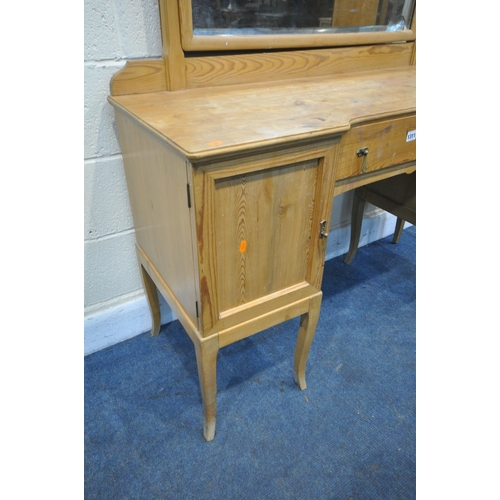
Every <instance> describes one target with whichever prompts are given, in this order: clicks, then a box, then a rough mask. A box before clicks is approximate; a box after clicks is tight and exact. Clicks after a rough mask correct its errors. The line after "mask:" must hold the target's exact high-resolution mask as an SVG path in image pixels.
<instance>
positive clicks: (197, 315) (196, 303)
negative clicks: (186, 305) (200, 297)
mask: <svg viewBox="0 0 500 500" xmlns="http://www.w3.org/2000/svg"><path fill="white" fill-rule="evenodd" d="M195 306H196V317H197V318H199V317H200V316H199V314H198V301H196V302H195Z"/></svg>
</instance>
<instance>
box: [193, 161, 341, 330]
mask: <svg viewBox="0 0 500 500" xmlns="http://www.w3.org/2000/svg"><path fill="white" fill-rule="evenodd" d="M325 164H326V162H325V159H324V158H308V159H303V160H301V161H297V162H293V163H286V164H283V165H276V166H273V167H268V166H267V165H264V168H255V166H253V168H252V166H250V167H249V168H248V169H245V168H244V167H242V166H239V167H238V168H237V169H232V168H221V169H212V170H210V171H204V172H202V171H199V172H198V173H197V176H196V177H197V178H198V179H197V181H198V185H199V187H201V185H202V187H201V189H198V190H195V191H196V192H197V194H196V196H195V198H196V199H195V207H196V213H197V235H198V245H199V258H200V262H199V271H200V278H201V279H200V290H201V314H202V331H203V335H204V336H207V335H210V334H212V333H215V332H220V331H221V330H224V329H225V328H229V327H231V326H234V325H235V324H238V323H240V322H242V321H246V320H247V318H248V319H250V318H252V317H256V316H257V315H260V314H265V313H266V312H269V311H271V310H275V309H276V308H277V307H278V308H279V307H283V306H285V305H288V304H290V303H291V302H293V301H297V300H301V299H303V298H305V297H307V296H311V295H313V294H314V293H317V292H318V291H319V290H318V284H317V283H312V282H311V281H313V280H311V276H312V275H313V270H314V269H315V267H316V266H314V262H313V261H314V260H317V259H320V260H321V259H324V252H322V251H321V250H322V249H323V248H322V247H323V246H326V244H325V245H322V243H318V240H319V239H320V229H321V228H320V222H321V220H322V218H323V217H324V214H323V212H325V206H324V205H325V204H324V203H323V204H322V203H321V199H322V196H323V194H322V193H323V192H324V191H327V190H328V185H325V186H324V185H323V182H324V180H325V179H324V177H325ZM330 170H331V167H330ZM331 174H332V172H328V173H327V175H326V181H327V184H328V183H329V184H330V185H331V186H332V187H333V182H332V180H329V178H330V176H331V177H332V179H333V175H331ZM326 205H328V203H326ZM330 207H331V205H330ZM328 216H329V214H328V215H327V217H328ZM326 230H328V227H326ZM325 243H326V240H325ZM318 248H320V251H319V252H318ZM320 264H322V263H320Z"/></svg>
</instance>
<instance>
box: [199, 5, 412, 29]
mask: <svg viewBox="0 0 500 500" xmlns="http://www.w3.org/2000/svg"><path fill="white" fill-rule="evenodd" d="M414 5H415V0H254V1H247V0H191V7H192V13H193V34H194V35H195V36H196V35H200V36H206V35H226V36H227V35H259V34H298V35H299V34H315V33H353V32H354V33H355V32H376V31H399V30H404V29H409V26H410V24H411V15H412V13H413V7H414Z"/></svg>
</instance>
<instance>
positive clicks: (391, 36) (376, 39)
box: [182, 29, 415, 51]
mask: <svg viewBox="0 0 500 500" xmlns="http://www.w3.org/2000/svg"><path fill="white" fill-rule="evenodd" d="M411 40H415V34H414V32H413V31H412V30H411V29H410V30H402V31H383V32H375V33H373V32H372V33H331V34H317V35H301V36H298V35H256V36H252V37H249V36H237V35H236V36H224V35H219V36H193V35H192V34H190V33H186V34H184V33H183V39H182V48H183V49H184V50H185V51H209V50H214V51H217V50H220V51H225V50H273V49H305V48H319V47H346V46H348V45H370V44H371V45H373V44H378V43H391V42H408V41H411Z"/></svg>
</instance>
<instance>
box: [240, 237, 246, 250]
mask: <svg viewBox="0 0 500 500" xmlns="http://www.w3.org/2000/svg"><path fill="white" fill-rule="evenodd" d="M246 249H247V242H246V240H242V241H241V243H240V252H241V253H243V252H244V251H245V250H246Z"/></svg>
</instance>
